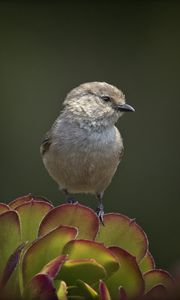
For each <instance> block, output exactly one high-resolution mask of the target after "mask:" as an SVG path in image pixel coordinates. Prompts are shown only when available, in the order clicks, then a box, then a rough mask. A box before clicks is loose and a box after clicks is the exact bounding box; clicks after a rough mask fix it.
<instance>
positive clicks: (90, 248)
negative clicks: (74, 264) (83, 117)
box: [64, 240, 119, 274]
mask: <svg viewBox="0 0 180 300" xmlns="http://www.w3.org/2000/svg"><path fill="white" fill-rule="evenodd" d="M65 253H66V254H68V255H69V256H68V257H69V259H84V258H85V259H86V258H89V259H91V258H93V259H95V260H96V261H97V262H98V263H99V264H100V265H102V266H103V267H104V268H105V269H106V271H107V273H108V274H111V273H113V272H115V271H117V270H118V268H119V263H118V262H117V260H116V259H115V257H114V255H113V254H112V253H111V251H110V250H109V249H107V248H106V247H105V246H104V245H103V244H102V243H98V242H94V241H89V240H74V241H70V242H69V243H68V244H67V245H66V246H65V248H64V254H65Z"/></svg>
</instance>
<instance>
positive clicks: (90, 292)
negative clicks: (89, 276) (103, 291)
mask: <svg viewBox="0 0 180 300" xmlns="http://www.w3.org/2000/svg"><path fill="white" fill-rule="evenodd" d="M77 286H78V288H79V290H80V291H81V293H82V294H83V296H84V297H85V299H86V300H94V299H95V300H97V299H98V300H99V296H98V293H97V292H96V291H95V290H94V289H93V288H92V287H91V286H90V285H89V284H87V283H86V282H84V281H82V280H77Z"/></svg>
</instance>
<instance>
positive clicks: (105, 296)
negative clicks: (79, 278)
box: [99, 280, 111, 300]
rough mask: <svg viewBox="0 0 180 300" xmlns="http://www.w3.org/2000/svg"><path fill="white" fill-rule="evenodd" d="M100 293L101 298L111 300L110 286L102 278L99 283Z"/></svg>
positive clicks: (101, 299)
mask: <svg viewBox="0 0 180 300" xmlns="http://www.w3.org/2000/svg"><path fill="white" fill-rule="evenodd" d="M99 295H100V300H111V296H110V294H109V291H108V288H107V286H106V285H105V283H104V282H103V281H102V280H100V283H99Z"/></svg>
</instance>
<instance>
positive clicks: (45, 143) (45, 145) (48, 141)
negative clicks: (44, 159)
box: [40, 133, 51, 155]
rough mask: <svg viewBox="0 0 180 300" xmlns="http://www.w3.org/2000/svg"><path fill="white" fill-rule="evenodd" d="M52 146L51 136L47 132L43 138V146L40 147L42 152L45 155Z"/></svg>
mask: <svg viewBox="0 0 180 300" xmlns="http://www.w3.org/2000/svg"><path fill="white" fill-rule="evenodd" d="M50 146H51V137H50V135H49V134H48V133H47V134H46V136H45V138H44V139H43V141H42V143H41V147H40V152H41V154H42V155H44V154H45V153H46V152H47V151H48V149H49V147H50Z"/></svg>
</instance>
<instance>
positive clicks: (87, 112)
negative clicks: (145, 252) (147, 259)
mask: <svg viewBox="0 0 180 300" xmlns="http://www.w3.org/2000/svg"><path fill="white" fill-rule="evenodd" d="M63 106H64V108H63V110H62V112H61V113H60V115H59V116H58V118H57V119H56V121H55V122H54V124H53V126H52V127H51V129H50V130H49V131H48V132H47V134H46V136H45V138H44V140H43V142H42V145H41V154H42V159H43V162H44V165H45V167H46V169H47V170H48V172H49V174H50V175H51V176H52V178H53V179H54V180H55V181H56V182H57V183H58V185H59V188H60V189H61V190H62V191H64V193H65V194H66V196H67V197H68V201H69V202H71V203H73V202H74V199H73V198H71V197H70V193H92V194H94V195H95V196H96V197H97V199H98V201H99V203H98V208H97V214H98V216H99V218H100V220H101V222H102V223H103V215H104V208H103V204H102V197H103V194H104V191H105V190H106V188H107V187H108V185H109V184H110V182H111V179H112V177H113V175H114V173H115V171H116V169H117V166H118V165H119V162H120V161H121V158H122V155H123V141H122V138H121V135H120V133H119V131H118V129H117V127H116V126H115V125H114V124H115V123H116V122H117V120H118V119H119V117H120V116H121V115H122V114H123V113H124V112H126V111H130V112H133V111H135V110H134V108H133V107H132V106H130V105H128V104H126V103H125V96H124V94H123V93H122V92H121V90H119V89H117V88H116V87H114V86H113V85H110V84H108V83H106V82H89V83H84V84H81V85H80V86H78V87H76V88H74V89H73V90H72V91H71V92H70V93H69V94H68V95H67V97H66V98H65V100H64V103H63Z"/></svg>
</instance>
